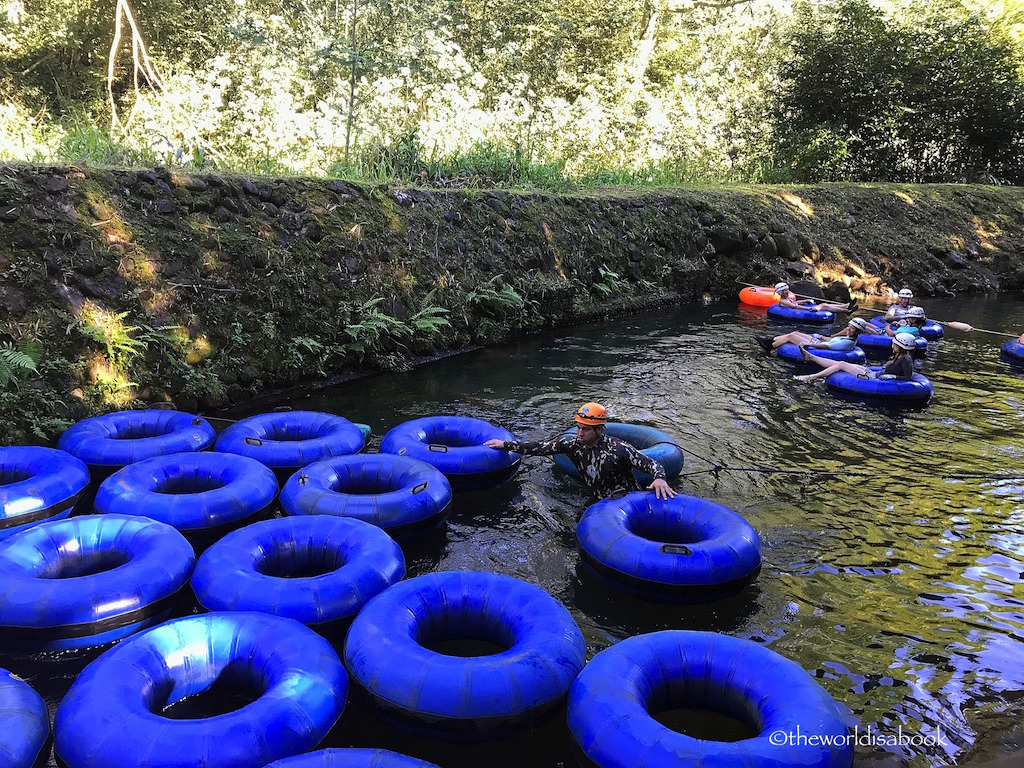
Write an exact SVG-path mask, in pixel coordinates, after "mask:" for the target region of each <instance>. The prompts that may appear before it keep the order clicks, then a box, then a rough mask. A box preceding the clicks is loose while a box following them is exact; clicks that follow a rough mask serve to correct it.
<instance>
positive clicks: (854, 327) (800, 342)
mask: <svg viewBox="0 0 1024 768" xmlns="http://www.w3.org/2000/svg"><path fill="white" fill-rule="evenodd" d="M879 330H880V329H877V328H873V327H872V326H871V323H869V322H868V321H867V320H865V319H864V318H863V317H851V318H850V322H849V323H847V325H846V328H844V329H843V330H841V331H837V332H836V333H833V334H832V335H831V336H823V335H821V334H819V333H804V332H803V331H790V332H789V333H780V334H779V335H778V336H754V341H756V342H757V343H758V344H760V345H761V348H762V349H764V351H765V352H771V351H772V350H773V349H778V348H779V347H781V346H782V345H783V344H785V343H787V342H789V343H790V344H796V345H797V346H798V347H806V348H808V349H831V350H832V351H833V352H851V351H853V350H854V349H856V348H857V337H858V336H860V335H861V334H862V333H877V332H878V331H879Z"/></svg>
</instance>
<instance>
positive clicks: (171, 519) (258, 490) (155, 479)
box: [94, 452, 277, 534]
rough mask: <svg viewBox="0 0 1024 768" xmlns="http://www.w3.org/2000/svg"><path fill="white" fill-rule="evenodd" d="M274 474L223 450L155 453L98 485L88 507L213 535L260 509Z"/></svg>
mask: <svg viewBox="0 0 1024 768" xmlns="http://www.w3.org/2000/svg"><path fill="white" fill-rule="evenodd" d="M276 496H277V478H276V477H275V476H274V472H273V470H271V469H268V468H267V467H265V466H263V465H262V464H260V463H259V462H258V461H256V460H255V459H250V458H248V457H246V456H234V455H229V454H225V453H212V452H209V453H175V454H170V455H168V456H155V457H154V458H152V459H146V460H145V461H140V462H138V463H137V464H131V465H129V466H127V467H125V468H124V469H120V470H118V471H117V472H115V473H114V474H112V475H111V476H110V477H108V478H107V479H106V480H104V481H103V482H102V483H101V484H100V488H99V490H98V491H97V492H96V500H95V502H94V506H95V507H96V511H97V512H101V513H104V514H111V513H112V514H121V515H133V514H134V515H145V516H146V517H151V518H153V519H154V520H159V521H160V522H162V523H167V524H168V525H173V526H174V527H175V528H177V529H178V530H179V531H182V532H183V533H198V532H202V533H209V534H212V533H215V532H221V531H224V530H225V529H226V528H228V527H232V526H234V525H235V524H236V523H237V522H238V521H239V520H244V519H246V518H249V517H253V516H255V515H259V514H261V513H263V512H264V511H265V510H266V509H268V508H269V507H270V505H271V504H273V502H274V498H275V497H276Z"/></svg>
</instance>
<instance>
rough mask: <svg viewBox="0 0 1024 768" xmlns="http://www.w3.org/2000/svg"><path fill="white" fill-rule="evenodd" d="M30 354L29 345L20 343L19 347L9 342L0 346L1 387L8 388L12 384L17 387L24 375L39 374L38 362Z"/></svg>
mask: <svg viewBox="0 0 1024 768" xmlns="http://www.w3.org/2000/svg"><path fill="white" fill-rule="evenodd" d="M30 352H31V348H30V347H29V345H28V344H27V343H23V342H19V343H18V346H17V347H15V346H14V345H13V344H11V343H10V342H9V341H5V342H3V343H2V344H0V387H6V386H7V385H8V384H10V383H12V382H13V383H14V384H15V386H17V385H18V382H19V380H20V379H21V377H22V376H23V375H24V374H26V373H38V371H37V370H36V361H35V359H34V358H33V357H32V355H31V354H30Z"/></svg>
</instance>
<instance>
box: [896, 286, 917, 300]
mask: <svg viewBox="0 0 1024 768" xmlns="http://www.w3.org/2000/svg"><path fill="white" fill-rule="evenodd" d="M896 295H897V296H899V297H900V298H901V299H912V298H914V292H913V291H912V290H910V289H909V288H900V292H899V293H897V294H896Z"/></svg>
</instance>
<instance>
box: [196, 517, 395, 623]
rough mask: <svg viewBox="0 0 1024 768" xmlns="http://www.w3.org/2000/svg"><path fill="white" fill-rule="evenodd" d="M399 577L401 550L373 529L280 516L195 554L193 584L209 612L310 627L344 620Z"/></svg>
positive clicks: (340, 521) (350, 522) (338, 519)
mask: <svg viewBox="0 0 1024 768" xmlns="http://www.w3.org/2000/svg"><path fill="white" fill-rule="evenodd" d="M404 575H405V557H404V556H403V555H402V550H401V548H400V547H399V546H398V544H396V543H395V542H394V540H393V539H392V538H391V537H390V536H388V535H387V534H386V533H384V531H382V530H381V529H380V528H377V527H376V526H373V525H370V524H369V523H364V522H363V521H362V520H353V519H351V518H344V517H326V516H323V515H316V516H313V517H283V518H279V519H277V520H265V521H263V522H260V523H254V524H253V525H250V526H247V527H245V528H242V529H241V530H239V531H234V532H233V533H229V534H228V535H227V536H225V537H224V538H223V539H221V540H220V541H218V542H216V543H215V544H214V545H213V546H211V547H210V548H209V549H208V550H206V552H205V553H203V555H202V557H200V558H199V562H198V563H197V564H196V570H195V573H194V574H193V575H192V589H193V590H195V593H196V597H197V598H198V600H199V603H200V605H202V606H203V607H204V608H206V609H207V610H210V611H262V612H263V613H272V614H275V615H277V616H285V617H287V618H289V619H295V620H296V621H301V622H302V623H303V624H307V625H312V624H323V623H327V622H331V621H338V620H341V619H348V618H351V617H352V616H354V615H355V614H356V613H358V611H359V609H360V608H362V607H363V605H364V604H365V603H366V601H367V600H369V599H370V598H371V597H373V596H374V595H377V594H379V593H380V592H383V591H384V590H385V589H387V588H388V587H389V586H391V585H392V584H394V583H396V582H398V581H400V580H401V579H402V577H403V576H404Z"/></svg>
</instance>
